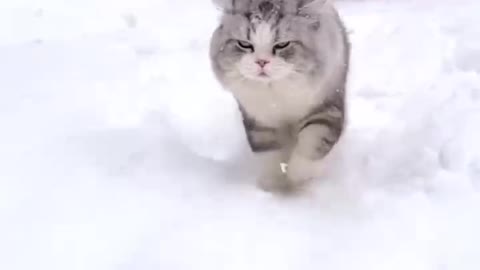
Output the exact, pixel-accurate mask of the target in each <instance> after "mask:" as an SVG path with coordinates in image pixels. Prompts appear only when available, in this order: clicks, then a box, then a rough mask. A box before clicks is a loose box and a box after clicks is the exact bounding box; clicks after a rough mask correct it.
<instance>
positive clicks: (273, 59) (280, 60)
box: [211, 0, 322, 82]
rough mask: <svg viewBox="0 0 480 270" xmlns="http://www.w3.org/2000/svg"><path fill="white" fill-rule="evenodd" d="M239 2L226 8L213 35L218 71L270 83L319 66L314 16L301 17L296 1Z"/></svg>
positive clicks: (228, 76) (224, 75)
mask: <svg viewBox="0 0 480 270" xmlns="http://www.w3.org/2000/svg"><path fill="white" fill-rule="evenodd" d="M298 1H300V0H297V2H298ZM232 2H234V1H232ZM237 2H240V5H241V4H242V3H243V5H244V6H243V7H242V8H240V9H237V10H235V12H231V13H228V12H225V14H224V16H223V18H222V22H221V25H220V26H219V27H218V29H217V30H216V31H215V33H214V35H213V37H212V46H211V57H212V62H213V66H214V69H215V72H216V73H217V76H220V78H221V79H224V80H228V79H236V80H238V79H240V80H241V79H247V80H253V81H261V82H271V81H275V80H280V79H283V78H286V77H289V76H291V75H295V74H296V75H303V76H308V75H311V73H312V72H313V71H314V70H318V69H319V67H320V66H321V64H322V63H321V62H322V60H321V59H322V57H321V54H322V52H321V48H319V47H318V44H317V43H318V42H316V40H318V35H320V34H321V29H320V27H321V26H320V21H319V19H318V18H313V17H311V16H299V14H298V6H297V5H298V3H294V2H296V1H295V0H294V1H280V0H270V1H261V0H253V1H246V0H243V1H242V0H237ZM246 2H248V4H246ZM282 2H289V5H290V6H286V5H285V4H283V3H282ZM301 2H302V1H301ZM303 2H305V1H303ZM292 4H295V6H292ZM237 5H238V3H237Z"/></svg>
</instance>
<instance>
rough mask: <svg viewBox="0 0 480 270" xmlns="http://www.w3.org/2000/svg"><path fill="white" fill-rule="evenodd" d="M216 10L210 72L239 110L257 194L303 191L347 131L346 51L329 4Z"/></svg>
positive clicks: (259, 0) (252, 1)
mask: <svg viewBox="0 0 480 270" xmlns="http://www.w3.org/2000/svg"><path fill="white" fill-rule="evenodd" d="M215 2H216V4H217V5H218V6H219V7H220V8H221V9H222V12H223V13H222V18H221V22H220V25H219V26H218V28H217V29H216V30H215V32H214V33H213V36H212V39H211V46H210V57H211V62H212V67H213V70H214V73H215V75H216V77H217V79H218V80H219V81H220V83H221V84H222V86H223V87H224V88H226V89H227V90H228V91H230V92H231V93H232V94H233V96H234V97H235V99H236V100H237V102H238V104H239V107H240V111H241V112H242V116H243V120H244V121H243V124H244V126H245V130H246V134H247V138H248V142H249V144H250V147H251V149H252V151H253V152H254V153H256V156H258V157H259V158H260V159H261V162H262V173H261V174H260V176H259V179H258V180H259V184H260V186H261V187H263V188H265V189H273V188H279V187H282V188H285V187H289V188H290V187H297V186H298V185H301V184H305V183H307V182H308V181H309V180H312V179H314V178H316V177H317V176H318V175H319V173H320V168H321V166H319V165H320V163H319V162H321V161H322V160H323V159H324V158H325V157H326V156H327V154H329V153H330V151H331V149H332V148H333V147H334V145H336V143H337V142H338V140H339V138H340V136H341V135H342V132H343V130H344V126H345V91H346V90H345V88H346V81H347V73H348V67H349V57H350V46H349V41H348V38H347V35H346V31H345V28H344V25H343V23H342V21H341V19H340V18H339V15H338V13H337V11H336V9H335V8H334V7H333V4H332V3H331V0H267V1H266V0H215ZM283 165H288V169H286V170H285V169H284V168H283Z"/></svg>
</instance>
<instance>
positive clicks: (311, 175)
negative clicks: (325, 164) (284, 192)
mask: <svg viewBox="0 0 480 270" xmlns="http://www.w3.org/2000/svg"><path fill="white" fill-rule="evenodd" d="M318 169H319V168H318V161H315V160H312V159H309V158H307V157H304V156H302V155H299V154H293V155H292V157H291V158H290V161H289V162H288V169H287V178H288V181H289V182H290V184H291V185H293V186H297V187H298V186H303V185H305V184H308V183H309V182H310V181H312V180H313V179H315V178H316V177H317V176H318Z"/></svg>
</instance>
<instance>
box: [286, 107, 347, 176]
mask: <svg viewBox="0 0 480 270" xmlns="http://www.w3.org/2000/svg"><path fill="white" fill-rule="evenodd" d="M340 105H342V104H340ZM343 127H344V111H343V106H339V105H338V104H335V103H324V104H322V105H321V106H319V107H318V108H316V109H315V110H313V111H312V113H311V114H310V115H308V116H307V117H306V118H305V119H303V120H302V121H301V122H300V125H299V129H298V135H297V141H296V145H295V147H294V149H293V151H292V153H291V156H290V158H289V162H288V179H289V181H291V182H292V184H304V183H306V182H308V181H310V180H312V179H314V178H316V177H318V176H319V175H320V173H321V169H322V167H321V165H322V160H323V158H324V157H325V156H326V155H327V154H328V153H330V151H331V150H332V148H333V147H334V145H335V144H336V143H337V142H338V140H339V139H340V136H341V134H342V131H343Z"/></svg>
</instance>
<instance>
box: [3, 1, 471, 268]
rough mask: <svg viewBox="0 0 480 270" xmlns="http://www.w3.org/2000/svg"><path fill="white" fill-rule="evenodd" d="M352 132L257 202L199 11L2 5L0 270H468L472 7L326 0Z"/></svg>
mask: <svg viewBox="0 0 480 270" xmlns="http://www.w3.org/2000/svg"><path fill="white" fill-rule="evenodd" d="M338 8H339V11H340V14H341V15H342V17H343V18H344V20H345V22H346V24H347V28H348V30H349V33H350V38H351V41H352V43H353V54H352V71H351V77H350V78H351V81H350V86H349V106H350V115H349V118H350V120H349V121H350V122H349V129H348V133H347V134H346V137H345V139H344V141H343V142H342V144H341V145H340V146H339V147H338V148H337V151H336V153H335V155H334V158H333V160H334V162H333V163H332V165H331V167H329V168H328V169H327V171H326V177H325V179H322V181H319V182H318V183H317V184H315V186H314V187H312V190H311V192H309V193H308V194H304V195H302V196H298V197H293V198H284V197H278V196H273V195H271V194H267V193H264V192H262V191H260V190H258V189H257V188H256V187H255V185H254V177H255V176H254V175H253V174H252V173H251V172H250V167H249V164H248V162H246V160H248V157H249V151H248V146H247V144H246V141H245V138H244V133H243V129H242V126H241V122H240V116H239V114H238V112H237V107H236V105H235V103H234V101H233V99H232V97H231V96H230V95H229V94H228V93H226V92H224V91H223V90H222V89H220V87H219V86H218V84H217V82H216V81H215V80H214V78H213V75H212V74H211V72H210V66H209V65H210V63H209V60H208V43H209V38H210V34H211V32H212V31H213V29H214V27H215V26H216V22H217V19H218V15H219V14H218V12H217V10H216V9H215V7H214V6H213V5H212V4H211V2H210V1H207V0H202V1H199V0H183V1H167V0H155V1H152V0H140V1H133V0H120V1H105V0H104V1H93V0H86V1H59V0H42V1H32V0H20V1H18V0H15V1H13V0H11V1H8V0H5V1H2V2H1V3H0V268H1V269H8V270H13V269H15V270H16V269H21V270H24V269H49V270H53V269H62V270H63V269H82V270H83V269H88V270H94V269H99V270H106V269H121V270H127V269H128V270H130V269H142V270H147V269H162V270H163V269H169V270H176V269H178V270H184V269H209V270H212V269H222V270H225V269H249V270H254V269H262V270H263V269H276V270H281V269H285V270H291V269H303V270H309V269H325V270H337V269H349V270H350V269H368V270H376V269H378V270H394V269H399V270H400V269H401V270H405V269H411V270H413V269H419V270H450V269H451V270H464V269H472V270H473V269H475V270H476V269H478V268H479V267H480V261H479V258H480V256H479V255H480V249H479V248H478V243H479V240H480V239H479V238H480V236H479V234H478V233H477V230H478V229H477V228H478V227H479V225H480V212H479V211H478V210H477V209H478V208H479V207H480V196H479V194H478V183H479V182H478V178H479V176H480V143H479V142H478V137H479V135H480V126H479V125H478V123H479V120H480V64H479V63H480V49H479V48H480V26H479V25H480V24H479V22H480V19H479V17H478V14H480V3H477V1H475V0H456V1H454V0H442V1H439V0H435V1H433V0H421V1H419V0H416V1H413V0H412V1H407V0H406V1H387V0H371V1H339V2H338Z"/></svg>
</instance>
